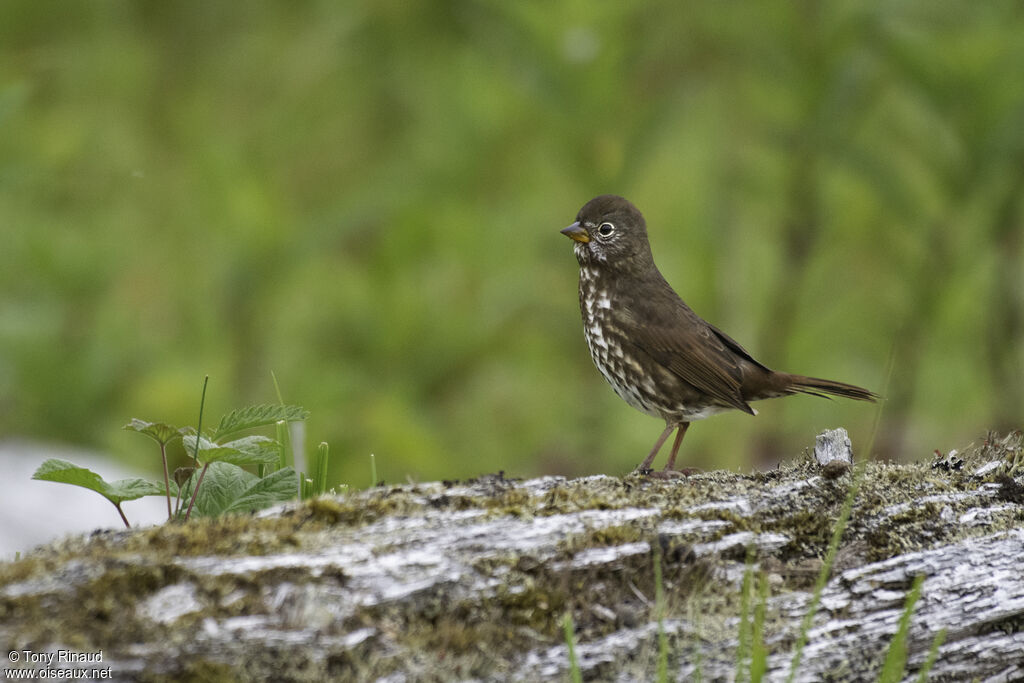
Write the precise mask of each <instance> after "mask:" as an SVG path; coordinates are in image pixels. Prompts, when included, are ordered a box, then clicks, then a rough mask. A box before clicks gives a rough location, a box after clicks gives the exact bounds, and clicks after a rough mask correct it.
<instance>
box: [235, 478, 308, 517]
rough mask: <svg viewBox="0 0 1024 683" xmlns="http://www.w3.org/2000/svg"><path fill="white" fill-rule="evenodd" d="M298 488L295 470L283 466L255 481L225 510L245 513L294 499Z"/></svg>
mask: <svg viewBox="0 0 1024 683" xmlns="http://www.w3.org/2000/svg"><path fill="white" fill-rule="evenodd" d="M298 490H299V480H298V476H297V475H296V474H295V470H293V469H292V468H291V467H285V468H284V469H280V470H277V471H276V472H273V473H272V474H268V475H267V476H265V477H263V478H262V479H260V480H259V481H257V482H255V483H254V484H253V485H252V486H250V487H249V488H248V489H247V490H246V491H245V492H244V493H243V494H242V495H240V496H239V497H238V498H236V499H235V500H234V502H232V503H231V505H230V506H228V508H227V510H225V512H228V513H238V514H242V513H246V514H247V513H251V512H255V511H256V510H262V509H263V508H267V507H270V506H271V505H274V504H275V503H283V502H285V501H289V500H295V498H296V497H297V496H298Z"/></svg>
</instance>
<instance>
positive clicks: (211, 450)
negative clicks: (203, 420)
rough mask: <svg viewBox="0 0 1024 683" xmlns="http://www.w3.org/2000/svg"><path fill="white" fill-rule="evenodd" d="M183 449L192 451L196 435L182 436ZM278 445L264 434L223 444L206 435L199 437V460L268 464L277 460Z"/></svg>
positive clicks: (240, 463)
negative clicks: (211, 439)
mask: <svg viewBox="0 0 1024 683" xmlns="http://www.w3.org/2000/svg"><path fill="white" fill-rule="evenodd" d="M182 442H183V443H184V444H185V449H186V450H188V451H189V452H192V450H193V449H195V447H196V436H195V435H194V434H186V435H185V436H184V437H182ZM278 449H279V446H278V443H277V442H276V441H274V440H273V439H271V438H269V437H266V436H258V435H257V436H246V437H243V438H241V439H236V440H234V441H230V442H228V443H225V444H218V443H214V442H213V441H210V440H209V439H207V438H206V437H199V462H202V463H204V464H205V463H214V462H227V463H231V464H232V465H239V466H242V465H268V464H274V463H276V462H277V460H278V457H279V450H278Z"/></svg>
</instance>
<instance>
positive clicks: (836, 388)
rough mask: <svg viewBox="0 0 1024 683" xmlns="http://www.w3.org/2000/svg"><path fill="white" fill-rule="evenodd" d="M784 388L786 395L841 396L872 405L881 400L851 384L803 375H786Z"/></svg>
mask: <svg viewBox="0 0 1024 683" xmlns="http://www.w3.org/2000/svg"><path fill="white" fill-rule="evenodd" d="M785 386H786V389H787V390H788V391H787V393H793V394H810V395H811V396H821V397H822V398H830V397H831V396H841V397H843V398H852V399H854V400H855V401H871V402H872V403H873V402H875V401H877V400H879V399H880V398H881V396H879V395H878V394H876V393H874V392H873V391H868V390H867V389H863V388H861V387H857V386H854V385H852V384H846V383H844V382H834V381H832V380H830V379H821V378H818V377H804V376H803V375H786V381H785Z"/></svg>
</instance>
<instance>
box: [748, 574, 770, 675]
mask: <svg viewBox="0 0 1024 683" xmlns="http://www.w3.org/2000/svg"><path fill="white" fill-rule="evenodd" d="M758 578H759V580H758V601H757V607H756V608H755V609H754V625H753V628H752V629H751V630H752V640H753V642H752V643H751V645H750V683H759V682H760V681H761V679H762V678H764V675H765V674H766V673H767V672H768V648H767V647H765V644H764V618H765V610H766V608H767V606H768V575H767V574H765V573H764V572H760V573H759V574H758Z"/></svg>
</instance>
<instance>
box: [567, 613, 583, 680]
mask: <svg viewBox="0 0 1024 683" xmlns="http://www.w3.org/2000/svg"><path fill="white" fill-rule="evenodd" d="M575 630H576V628H575V626H573V623H572V614H570V613H569V612H566V613H565V617H564V618H563V619H562V631H563V633H565V646H566V648H568V650H569V680H571V681H572V683H583V672H581V671H580V663H579V660H577V659H576V634H575Z"/></svg>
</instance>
